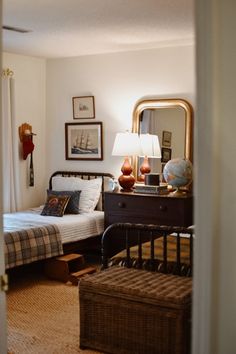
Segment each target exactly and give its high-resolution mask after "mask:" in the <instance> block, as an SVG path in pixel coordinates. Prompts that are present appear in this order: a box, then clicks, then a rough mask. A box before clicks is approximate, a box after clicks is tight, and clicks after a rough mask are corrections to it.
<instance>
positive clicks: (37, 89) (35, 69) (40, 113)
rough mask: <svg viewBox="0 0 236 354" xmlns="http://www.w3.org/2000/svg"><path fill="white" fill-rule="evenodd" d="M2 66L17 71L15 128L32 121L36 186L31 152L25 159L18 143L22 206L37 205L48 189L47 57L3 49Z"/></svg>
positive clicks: (23, 207)
mask: <svg viewBox="0 0 236 354" xmlns="http://www.w3.org/2000/svg"><path fill="white" fill-rule="evenodd" d="M3 68H10V69H11V70H12V71H13V72H14V79H15V80H14V81H15V114H16V122H17V126H16V129H17V131H18V127H19V126H20V125H21V124H22V123H29V124H30V125H32V128H33V132H34V133H36V134H37V136H35V137H34V144H35V149H34V153H33V159H34V174H35V186H34V187H29V185H28V172H29V156H28V158H27V160H23V159H22V155H21V147H20V146H19V156H20V157H19V159H20V163H19V167H20V185H21V199H22V202H21V209H25V208H28V207H31V206H37V205H39V204H41V203H42V202H43V201H44V196H42V190H44V189H45V159H46V149H45V117H46V113H45V107H46V95H45V92H46V81H45V73H46V61H45V60H44V59H39V58H34V57H29V56H23V55H16V54H10V53H3Z"/></svg>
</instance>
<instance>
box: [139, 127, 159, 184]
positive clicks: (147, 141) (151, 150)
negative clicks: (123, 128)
mask: <svg viewBox="0 0 236 354" xmlns="http://www.w3.org/2000/svg"><path fill="white" fill-rule="evenodd" d="M140 144H141V151H142V152H141V154H140V156H141V157H143V162H142V164H141V166H140V172H141V175H140V176H139V181H144V175H145V174H146V173H150V172H151V167H150V164H149V161H148V158H149V157H151V158H161V148H160V144H159V139H158V136H157V135H152V134H140Z"/></svg>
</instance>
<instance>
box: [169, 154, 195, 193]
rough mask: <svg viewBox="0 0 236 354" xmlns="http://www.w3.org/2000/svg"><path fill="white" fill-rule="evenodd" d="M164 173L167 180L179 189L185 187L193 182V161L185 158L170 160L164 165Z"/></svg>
mask: <svg viewBox="0 0 236 354" xmlns="http://www.w3.org/2000/svg"><path fill="white" fill-rule="evenodd" d="M163 175H164V178H165V181H166V182H167V183H168V184H169V185H171V186H172V187H174V188H176V189H177V191H178V190H179V188H180V187H185V186H187V185H188V184H190V183H191V182H192V179H193V166H192V163H191V162H190V161H189V160H187V159H183V158H176V159H172V160H169V161H168V162H167V163H166V165H165V167H164V170H163Z"/></svg>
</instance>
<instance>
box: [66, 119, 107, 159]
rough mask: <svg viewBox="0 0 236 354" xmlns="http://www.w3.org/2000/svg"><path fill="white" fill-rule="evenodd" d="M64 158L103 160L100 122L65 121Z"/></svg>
mask: <svg viewBox="0 0 236 354" xmlns="http://www.w3.org/2000/svg"><path fill="white" fill-rule="evenodd" d="M65 155H66V160H103V138H102V122H96V123H90V122H87V123H65Z"/></svg>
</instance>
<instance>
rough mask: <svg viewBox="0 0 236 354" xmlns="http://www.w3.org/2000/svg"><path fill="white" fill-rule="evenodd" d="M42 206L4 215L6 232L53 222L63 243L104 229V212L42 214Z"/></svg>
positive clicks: (95, 233)
mask: <svg viewBox="0 0 236 354" xmlns="http://www.w3.org/2000/svg"><path fill="white" fill-rule="evenodd" d="M41 211H42V207H39V208H32V209H29V210H26V211H21V212H16V213H6V214H4V216H3V225H4V231H5V232H14V231H19V230H22V229H27V228H32V227H37V226H40V225H42V226H43V225H48V224H53V225H57V227H58V228H59V231H60V234H61V238H62V243H63V244H64V243H69V242H73V241H79V240H82V239H86V238H88V237H91V236H95V235H99V234H101V233H102V232H103V231H104V212H103V211H98V210H94V211H92V212H90V213H81V214H74V215H72V214H65V215H64V216H62V217H55V216H43V215H40V213H41Z"/></svg>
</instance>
